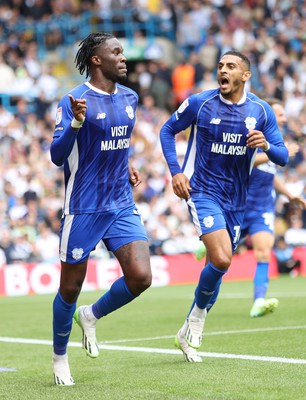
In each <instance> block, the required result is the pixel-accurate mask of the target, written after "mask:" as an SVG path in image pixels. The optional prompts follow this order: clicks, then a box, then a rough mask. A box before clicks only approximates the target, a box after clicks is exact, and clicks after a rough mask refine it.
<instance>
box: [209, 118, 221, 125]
mask: <svg viewBox="0 0 306 400" xmlns="http://www.w3.org/2000/svg"><path fill="white" fill-rule="evenodd" d="M220 122H221V118H212V119H211V120H210V124H213V125H219V124H220Z"/></svg>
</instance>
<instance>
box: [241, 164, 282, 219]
mask: <svg viewBox="0 0 306 400" xmlns="http://www.w3.org/2000/svg"><path fill="white" fill-rule="evenodd" d="M276 172H277V169H276V165H275V164H274V163H272V162H271V161H269V162H267V163H264V164H261V165H258V167H256V168H253V170H252V173H251V176H250V184H249V190H248V199H247V210H246V212H248V210H257V211H263V212H265V211H267V210H274V208H275V200H276V193H275V190H274V176H275V174H276Z"/></svg>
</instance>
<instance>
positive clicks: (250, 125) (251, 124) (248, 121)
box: [244, 117, 257, 131]
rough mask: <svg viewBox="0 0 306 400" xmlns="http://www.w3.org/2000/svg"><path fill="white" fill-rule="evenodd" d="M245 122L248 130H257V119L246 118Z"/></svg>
mask: <svg viewBox="0 0 306 400" xmlns="http://www.w3.org/2000/svg"><path fill="white" fill-rule="evenodd" d="M244 122H245V126H246V128H247V129H248V130H249V131H250V130H252V129H255V126H256V123H257V121H256V118H254V117H246V119H245V120H244Z"/></svg>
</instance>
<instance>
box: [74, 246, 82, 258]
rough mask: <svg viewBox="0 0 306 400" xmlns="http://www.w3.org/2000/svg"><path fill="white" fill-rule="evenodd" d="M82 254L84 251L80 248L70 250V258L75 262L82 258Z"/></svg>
mask: <svg viewBox="0 0 306 400" xmlns="http://www.w3.org/2000/svg"><path fill="white" fill-rule="evenodd" d="M83 253H84V250H83V249H82V248H80V249H78V248H77V247H75V248H74V249H73V250H72V258H74V259H75V260H79V259H80V258H82V255H83Z"/></svg>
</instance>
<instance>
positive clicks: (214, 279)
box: [195, 262, 227, 309]
mask: <svg viewBox="0 0 306 400" xmlns="http://www.w3.org/2000/svg"><path fill="white" fill-rule="evenodd" d="M226 272H227V270H226V271H221V270H220V269H218V268H216V267H215V266H214V265H213V264H212V263H210V262H209V263H208V264H207V265H206V266H205V267H204V268H203V270H202V272H201V275H200V279H199V283H198V287H197V290H196V297H195V302H196V305H197V306H198V307H199V308H202V309H204V308H206V307H207V306H208V304H210V300H211V298H212V296H214V295H215V294H216V296H215V300H214V301H216V300H217V296H218V293H219V289H220V284H221V280H222V276H223V275H224V274H225V273H226ZM210 308H211V306H210Z"/></svg>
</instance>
